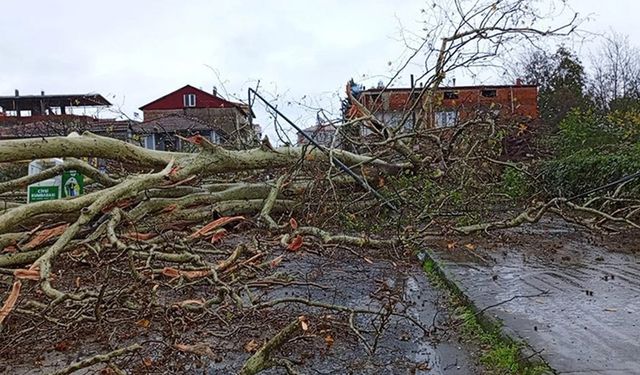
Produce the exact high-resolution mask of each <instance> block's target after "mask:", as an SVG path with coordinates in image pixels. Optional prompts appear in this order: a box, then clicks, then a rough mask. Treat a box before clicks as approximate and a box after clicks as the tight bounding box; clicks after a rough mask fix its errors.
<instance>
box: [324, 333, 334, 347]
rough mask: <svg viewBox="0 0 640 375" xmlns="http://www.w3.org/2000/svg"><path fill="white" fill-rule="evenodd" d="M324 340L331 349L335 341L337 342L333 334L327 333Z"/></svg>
mask: <svg viewBox="0 0 640 375" xmlns="http://www.w3.org/2000/svg"><path fill="white" fill-rule="evenodd" d="M324 342H325V343H326V344H327V349H330V348H331V347H332V346H333V343H334V342H335V340H334V339H333V336H331V335H326V336H325V337H324Z"/></svg>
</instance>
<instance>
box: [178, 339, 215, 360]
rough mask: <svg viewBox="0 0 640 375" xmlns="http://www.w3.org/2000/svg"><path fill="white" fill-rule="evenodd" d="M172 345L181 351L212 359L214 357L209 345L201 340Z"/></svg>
mask: <svg viewBox="0 0 640 375" xmlns="http://www.w3.org/2000/svg"><path fill="white" fill-rule="evenodd" d="M173 347H174V348H176V349H178V350H179V351H181V352H186V353H193V354H197V355H202V356H205V357H208V358H210V359H214V358H215V357H216V355H215V354H214V353H213V350H211V348H210V347H209V345H207V344H205V343H203V342H199V343H197V344H194V345H187V344H175V345H174V346H173Z"/></svg>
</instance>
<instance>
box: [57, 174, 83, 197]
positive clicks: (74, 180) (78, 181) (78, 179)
mask: <svg viewBox="0 0 640 375" xmlns="http://www.w3.org/2000/svg"><path fill="white" fill-rule="evenodd" d="M83 193H84V176H83V175H82V174H81V173H79V172H78V171H66V172H64V173H63V174H62V198H65V197H77V196H79V195H82V194H83Z"/></svg>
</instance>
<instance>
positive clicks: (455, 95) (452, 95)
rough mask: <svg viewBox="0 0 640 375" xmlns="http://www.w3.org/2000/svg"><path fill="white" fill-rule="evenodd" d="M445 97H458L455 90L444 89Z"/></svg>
mask: <svg viewBox="0 0 640 375" xmlns="http://www.w3.org/2000/svg"><path fill="white" fill-rule="evenodd" d="M444 98H445V99H458V93H457V92H456V91H445V92H444Z"/></svg>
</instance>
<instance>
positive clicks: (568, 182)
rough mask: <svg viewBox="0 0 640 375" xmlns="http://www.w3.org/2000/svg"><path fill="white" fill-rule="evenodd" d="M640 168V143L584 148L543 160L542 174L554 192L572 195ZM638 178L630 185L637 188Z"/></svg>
mask: <svg viewBox="0 0 640 375" xmlns="http://www.w3.org/2000/svg"><path fill="white" fill-rule="evenodd" d="M638 171H640V143H637V144H635V145H633V146H627V147H623V148H620V149H618V150H616V151H609V152H603V151H598V150H594V149H585V150H582V151H578V152H576V153H574V154H572V155H568V156H564V157H560V158H557V159H554V160H550V161H548V162H545V163H543V165H542V176H543V181H544V183H545V185H546V187H547V190H549V191H550V192H551V194H553V195H556V194H560V195H561V196H564V197H571V196H575V195H578V194H580V193H584V192H586V191H588V190H590V189H593V188H596V187H598V186H602V185H605V184H607V183H609V182H612V181H615V180H617V179H620V178H622V177H624V176H626V175H629V174H632V173H635V172H638ZM638 186H639V184H638V183H637V182H634V183H631V185H628V187H627V189H632V190H636V191H637V190H638Z"/></svg>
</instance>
